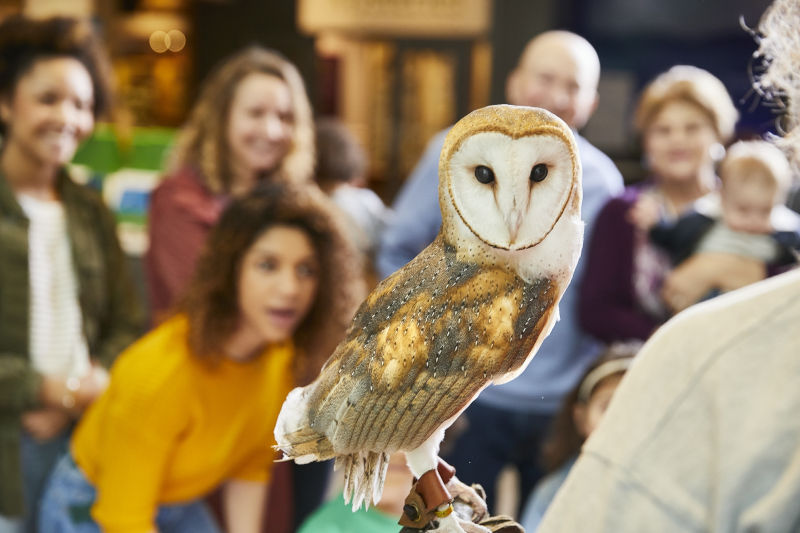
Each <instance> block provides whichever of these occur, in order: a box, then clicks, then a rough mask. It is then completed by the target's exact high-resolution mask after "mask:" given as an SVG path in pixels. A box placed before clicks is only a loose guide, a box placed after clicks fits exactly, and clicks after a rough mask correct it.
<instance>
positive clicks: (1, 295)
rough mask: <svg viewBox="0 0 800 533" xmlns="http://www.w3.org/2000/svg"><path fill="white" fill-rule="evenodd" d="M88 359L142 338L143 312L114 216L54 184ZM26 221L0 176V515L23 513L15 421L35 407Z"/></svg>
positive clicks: (66, 182) (67, 182) (111, 354)
mask: <svg viewBox="0 0 800 533" xmlns="http://www.w3.org/2000/svg"><path fill="white" fill-rule="evenodd" d="M56 189H57V191H58V194H59V197H60V199H61V201H62V203H63V206H64V210H65V216H66V220H67V233H68V235H69V239H70V244H71V248H72V259H73V263H74V265H75V274H76V277H77V281H78V287H79V295H78V299H79V304H80V308H81V315H82V323H83V332H84V334H85V336H86V340H87V343H88V345H89V354H90V355H91V357H92V358H93V359H95V360H97V361H99V362H100V363H102V364H103V365H104V366H106V367H109V366H110V365H111V363H112V362H113V360H114V358H115V357H116V356H117V354H119V353H120V351H121V350H123V349H124V348H125V347H127V346H128V345H129V344H130V343H131V342H132V341H134V340H135V339H136V338H137V336H138V335H139V334H141V332H142V330H143V325H144V314H143V308H142V306H141V305H140V302H139V301H138V297H137V295H136V291H135V288H134V285H133V283H132V281H131V277H130V275H129V273H128V268H127V264H126V258H125V255H124V254H123V252H122V249H121V248H120V245H119V241H118V239H117V234H116V225H115V222H114V218H113V215H112V214H111V212H110V211H109V210H108V208H107V207H106V206H105V204H104V203H103V200H102V198H101V197H100V196H99V195H98V194H97V193H95V192H94V191H91V190H89V189H88V188H86V187H83V186H80V185H77V184H76V183H74V182H73V181H72V180H71V179H70V178H69V176H68V175H67V173H66V172H64V171H62V172H61V173H60V175H59V176H58V178H57V182H56ZM29 298H30V287H29V271H28V219H27V217H26V216H25V213H24V211H23V210H22V208H21V207H20V205H19V203H17V200H16V197H15V195H14V192H13V191H12V190H11V188H10V186H9V184H8V183H7V182H6V180H5V177H4V176H2V175H1V174H0V514H2V515H7V516H16V515H19V514H21V512H22V506H23V502H22V487H21V472H20V457H19V437H20V415H21V414H22V413H23V412H24V411H26V410H30V409H34V408H37V407H39V406H40V403H39V387H40V385H41V376H40V375H39V374H38V373H37V372H36V371H34V369H33V367H32V365H31V361H30V355H29V348H28V336H29V329H30V328H29V316H28V315H29Z"/></svg>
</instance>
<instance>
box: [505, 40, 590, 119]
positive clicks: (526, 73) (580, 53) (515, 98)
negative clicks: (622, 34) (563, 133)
mask: <svg viewBox="0 0 800 533" xmlns="http://www.w3.org/2000/svg"><path fill="white" fill-rule="evenodd" d="M599 72H600V65H599V64H598V62H597V59H596V56H595V55H594V53H593V52H592V51H591V50H588V49H585V48H584V47H583V46H579V45H577V44H575V43H572V42H568V41H564V40H562V39H559V38H546V39H543V40H539V41H535V42H534V43H533V44H532V45H531V46H529V47H528V48H527V49H526V51H525V52H524V54H523V57H522V59H521V60H520V64H519V66H518V67H517V69H516V70H515V71H514V72H513V73H512V74H511V76H510V77H509V80H508V85H507V95H506V96H507V99H508V102H509V103H511V104H514V105H525V106H532V107H542V108H544V109H546V110H548V111H550V112H552V113H555V114H556V115H558V116H559V117H560V118H561V119H562V120H563V121H564V122H566V123H567V124H568V125H569V126H570V127H572V128H581V127H583V126H584V125H585V124H586V122H587V121H588V120H589V117H591V115H592V113H593V112H594V110H595V107H596V106H597V80H598V77H599Z"/></svg>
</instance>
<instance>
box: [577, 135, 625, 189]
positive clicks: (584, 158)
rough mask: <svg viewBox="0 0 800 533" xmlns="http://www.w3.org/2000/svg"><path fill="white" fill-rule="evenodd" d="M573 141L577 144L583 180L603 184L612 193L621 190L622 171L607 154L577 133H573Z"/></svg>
mask: <svg viewBox="0 0 800 533" xmlns="http://www.w3.org/2000/svg"><path fill="white" fill-rule="evenodd" d="M575 142H576V144H577V145H578V154H579V157H580V160H581V166H582V167H583V179H584V181H585V182H588V183H589V184H590V185H591V184H597V185H603V186H605V187H606V188H608V189H610V190H611V191H612V192H614V193H618V192H619V191H621V190H622V188H623V183H624V181H623V178H622V173H620V171H619V169H618V168H617V165H616V164H615V163H614V161H613V160H612V159H611V158H610V157H609V156H608V154H606V153H605V152H603V151H602V150H600V149H599V148H597V147H596V146H594V145H593V144H592V143H590V142H589V141H588V140H587V139H586V138H585V137H583V136H581V135H579V134H575Z"/></svg>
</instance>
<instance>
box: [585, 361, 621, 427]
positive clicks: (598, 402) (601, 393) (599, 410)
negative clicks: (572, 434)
mask: <svg viewBox="0 0 800 533" xmlns="http://www.w3.org/2000/svg"><path fill="white" fill-rule="evenodd" d="M621 380H622V374H616V375H613V376H608V377H607V378H605V379H604V380H602V381H601V382H600V383H598V384H597V386H596V387H595V388H594V390H593V391H592V395H591V396H590V397H589V401H588V402H586V404H578V405H576V406H575V424H576V426H577V428H578V431H579V432H580V434H581V435H582V436H583V437H585V438H588V437H589V435H591V434H592V432H593V431H594V430H595V429H597V426H598V425H599V424H600V421H601V420H602V419H603V415H604V414H605V412H606V409H608V404H609V403H611V397H612V396H614V391H616V390H617V387H618V386H619V382H620V381H621Z"/></svg>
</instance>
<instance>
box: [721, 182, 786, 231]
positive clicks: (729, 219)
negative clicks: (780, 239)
mask: <svg viewBox="0 0 800 533" xmlns="http://www.w3.org/2000/svg"><path fill="white" fill-rule="evenodd" d="M776 192H777V191H776V190H775V187H769V186H765V185H764V184H761V183H759V182H757V181H744V182H743V181H732V182H729V183H724V184H723V186H722V191H721V198H722V220H723V221H724V222H725V225H727V226H728V227H729V228H730V229H732V230H734V231H741V232H744V233H760V234H765V233H771V232H772V224H771V223H770V214H771V213H772V207H773V206H774V205H775V200H776V198H775V197H776Z"/></svg>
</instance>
